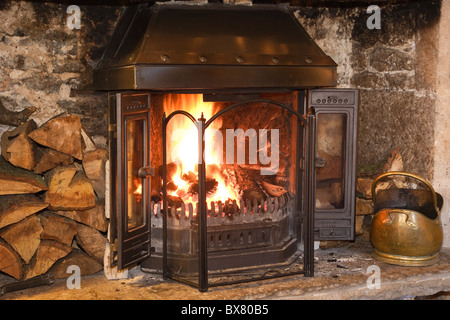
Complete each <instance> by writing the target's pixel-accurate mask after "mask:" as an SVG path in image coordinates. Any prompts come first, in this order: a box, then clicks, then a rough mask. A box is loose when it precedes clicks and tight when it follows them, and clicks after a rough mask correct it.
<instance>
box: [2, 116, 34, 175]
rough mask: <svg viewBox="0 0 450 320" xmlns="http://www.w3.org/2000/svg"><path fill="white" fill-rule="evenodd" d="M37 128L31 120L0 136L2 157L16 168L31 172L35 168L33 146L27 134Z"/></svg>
mask: <svg viewBox="0 0 450 320" xmlns="http://www.w3.org/2000/svg"><path fill="white" fill-rule="evenodd" d="M36 128H37V125H36V123H35V122H34V121H33V120H30V121H27V122H25V123H23V124H21V125H20V126H18V127H17V128H15V129H14V130H11V131H6V132H5V133H3V135H2V139H1V146H2V156H3V157H4V158H5V159H6V160H8V161H9V162H10V163H11V164H13V165H15V166H16V167H20V168H23V169H27V170H33V168H34V166H35V145H34V143H33V141H32V140H31V139H29V138H28V133H30V132H31V131H33V130H35V129H36Z"/></svg>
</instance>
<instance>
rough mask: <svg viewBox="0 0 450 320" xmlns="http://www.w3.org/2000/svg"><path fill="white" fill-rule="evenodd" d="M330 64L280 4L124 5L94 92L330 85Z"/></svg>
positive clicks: (96, 75) (332, 78)
mask: <svg viewBox="0 0 450 320" xmlns="http://www.w3.org/2000/svg"><path fill="white" fill-rule="evenodd" d="M336 67H337V65H336V63H335V62H334V61H333V60H332V59H331V58H330V57H329V56H327V55H326V54H325V53H324V52H323V51H322V50H321V49H320V48H319V47H318V46H317V45H316V44H315V43H314V41H313V40H312V39H311V38H310V37H309V35H308V34H307V33H306V31H305V30H304V29H303V27H302V26H301V25H300V23H299V22H298V20H297V19H296V18H295V16H294V14H293V12H292V10H291V8H289V7H287V6H282V5H254V6H236V5H222V4H208V5H180V4H155V5H153V6H149V5H148V4H140V5H137V6H130V7H127V8H126V9H125V10H124V12H123V14H122V16H121V18H120V19H119V22H118V24H117V26H116V28H115V30H114V33H113V35H112V37H111V39H110V40H109V43H108V45H107V47H106V49H105V51H104V54H103V56H102V58H101V60H100V62H99V64H98V66H97V68H96V70H95V71H94V86H95V88H96V89H97V90H108V91H113V90H155V91H159V90H162V91H167V90H170V91H177V90H202V91H205V90H214V91H217V90H237V91H248V90H250V91H254V90H256V91H259V90H280V89H294V88H311V87H329V86H335V85H336V77H337V76H336Z"/></svg>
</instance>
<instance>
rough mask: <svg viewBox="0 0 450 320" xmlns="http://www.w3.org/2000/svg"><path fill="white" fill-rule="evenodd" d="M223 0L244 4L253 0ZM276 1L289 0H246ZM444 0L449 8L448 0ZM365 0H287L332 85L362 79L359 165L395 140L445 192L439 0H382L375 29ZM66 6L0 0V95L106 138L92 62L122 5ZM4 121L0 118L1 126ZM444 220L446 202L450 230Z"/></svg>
mask: <svg viewBox="0 0 450 320" xmlns="http://www.w3.org/2000/svg"><path fill="white" fill-rule="evenodd" d="M118 2H120V1H115V2H114V3H118ZM195 2H196V3H197V4H199V5H202V4H205V3H206V2H208V1H207V0H199V1H195ZM212 2H221V1H219V0H214V1H212ZM224 2H226V3H237V4H244V5H251V1H250V0H245V1H233V0H225V1H224ZM278 2H287V1H256V0H254V1H253V3H278ZM442 2H443V3H446V4H447V5H446V6H445V8H447V7H448V1H446V0H442ZM364 3H365V2H362V1H347V2H344V1H331V2H330V1H308V0H304V1H303V0H298V1H291V4H293V5H298V7H297V8H296V16H297V18H298V19H299V21H300V22H301V23H302V24H303V26H304V27H305V29H306V30H307V32H308V33H309V34H310V36H311V37H312V38H313V39H314V40H315V41H316V42H317V44H318V45H319V46H320V47H321V48H322V49H323V50H324V51H325V52H326V53H327V54H328V55H330V56H331V57H332V58H333V59H334V60H335V61H336V62H337V63H338V86H339V87H354V88H359V89H360V108H359V115H358V122H359V123H358V125H359V132H358V165H359V166H363V165H368V164H375V163H378V162H381V161H382V160H383V159H385V158H386V157H387V156H388V154H389V153H390V151H391V150H392V149H394V148H396V147H399V148H400V151H401V154H402V157H403V160H404V164H405V170H407V171H411V172H415V173H417V174H419V175H422V176H424V177H425V178H428V179H430V180H432V181H434V180H436V182H437V183H438V187H439V190H438V191H440V190H443V192H444V193H446V194H448V196H447V197H444V198H446V199H450V191H448V190H450V189H449V188H448V187H447V184H448V181H449V179H450V177H449V175H450V170H449V168H448V164H447V161H446V159H448V155H447V153H446V152H445V150H446V149H448V150H450V148H447V147H446V145H447V144H448V138H446V136H447V135H446V134H445V133H444V132H445V131H446V123H447V122H448V120H447V119H449V116H448V114H449V112H450V111H449V110H448V107H447V106H448V105H450V103H449V98H448V96H449V95H448V89H446V87H447V82H448V79H449V75H448V72H447V71H445V70H444V69H443V68H441V67H440V64H441V63H442V62H443V61H446V59H448V58H447V57H448V55H447V56H446V55H445V54H443V53H445V52H448V51H449V48H448V45H447V43H448V41H447V42H446V41H444V40H439V37H441V38H442V39H444V38H445V37H448V29H445V27H443V22H442V21H444V20H443V19H441V7H443V5H442V4H441V1H440V0H431V1H425V2H424V1H398V2H397V1H391V2H389V3H390V4H386V5H381V4H380V9H381V29H379V30H378V29H368V28H367V25H366V21H367V18H368V17H369V16H370V14H368V13H367V12H366V10H367V6H368V4H367V6H366V5H365V4H364ZM367 3H368V2H367ZM384 3H385V2H384ZM67 7H68V5H67V4H62V3H52V2H48V3H43V2H33V1H9V0H8V1H3V2H1V4H0V21H2V23H1V24H0V70H1V72H0V100H1V101H2V102H3V104H4V105H5V106H6V107H7V108H9V109H11V110H14V111H18V110H22V109H24V108H26V107H29V106H36V108H37V111H36V112H35V113H34V114H33V115H32V118H33V119H34V120H35V121H36V122H37V124H38V125H40V124H42V123H44V122H45V121H47V120H48V119H50V118H52V117H54V116H56V115H58V114H61V113H64V112H67V113H73V114H79V115H81V116H82V119H83V120H82V121H83V126H84V127H85V129H86V130H87V131H88V133H90V134H91V135H92V136H94V139H96V142H97V143H100V144H105V145H106V138H105V137H106V130H107V123H106V113H105V110H106V105H107V102H106V94H105V93H98V92H94V91H92V70H93V68H94V67H95V65H96V63H97V61H98V59H99V58H100V55H101V53H102V50H103V48H104V46H105V44H106V41H107V40H108V38H109V35H110V34H111V33H112V30H113V28H114V25H115V23H116V22H117V19H118V17H119V15H120V12H121V10H122V9H123V7H121V6H80V8H81V28H80V29H69V28H68V27H67V26H66V21H67V18H68V16H69V14H68V13H66V9H67ZM447 12H448V9H447ZM444 16H445V15H442V17H444ZM445 21H446V20H445ZM447 25H448V22H447ZM446 39H448V38H446ZM445 45H447V47H445V48H444V46H445ZM436 71H438V72H436ZM436 128H438V129H436ZM9 129H11V128H10V127H7V126H2V125H0V134H2V133H3V132H4V131H6V130H9ZM437 130H439V131H437ZM435 154H436V155H437V158H435ZM433 179H434V180H433ZM448 220H449V219H448V209H446V211H444V222H445V223H446V228H447V230H448V228H449V226H448ZM448 233H449V232H447V237H448ZM446 241H447V246H450V243H449V240H446Z"/></svg>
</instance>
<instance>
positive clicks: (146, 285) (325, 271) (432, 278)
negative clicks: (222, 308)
mask: <svg viewBox="0 0 450 320" xmlns="http://www.w3.org/2000/svg"><path fill="white" fill-rule="evenodd" d="M372 251H373V249H372V246H371V245H370V244H369V242H368V241H367V239H363V238H358V240H357V241H356V242H354V243H347V244H345V245H343V246H340V247H336V248H328V249H320V248H319V249H317V250H316V254H315V257H316V259H315V261H316V270H317V271H316V273H315V276H314V277H312V278H305V277H304V276H302V275H299V276H290V277H284V278H277V279H272V280H265V281H259V282H252V283H248V284H240V285H231V286H224V287H215V288H211V289H209V290H208V292H205V293H201V292H199V291H198V290H197V289H196V288H192V287H189V286H186V285H182V284H179V283H176V282H173V281H166V280H163V279H162V277H161V276H160V275H157V274H151V273H144V272H142V271H140V270H139V269H138V268H135V269H132V270H130V272H129V277H128V278H127V279H121V280H114V281H111V280H107V279H105V277H104V275H103V273H101V272H100V273H97V274H95V275H93V276H89V277H82V278H81V282H80V284H81V289H72V290H69V289H68V288H67V285H66V280H57V281H56V282H55V283H54V284H52V285H50V286H43V287H36V288H31V289H27V290H22V291H17V292H11V293H7V294H5V295H3V296H1V297H0V300H1V299H3V300H14V299H29V300H116V299H120V300H122V299H123V300H128V299H130V300H135V299H138V300H180V299H181V300H259V299H265V300H296V299H298V300H304V299H305V300H311V299H314V300H321V299H323V300H328V299H332V300H347V299H362V300H364V299H388V300H393V299H425V298H433V299H447V298H448V292H449V290H450V249H449V248H446V249H443V250H442V251H441V253H440V261H439V262H438V263H436V264H434V265H432V266H429V267H401V266H395V265H389V264H386V263H382V262H378V261H376V260H374V259H373V258H372V256H371V254H372ZM373 265H375V266H378V267H379V270H380V288H379V289H377V288H376V287H375V284H376V282H375V281H372V279H373V278H370V277H371V276H372V277H373V275H375V273H371V272H370V269H369V273H367V272H368V268H369V267H370V266H373ZM8 281H9V282H11V280H10V278H9V280H8ZM4 283H5V278H0V285H2V284H4ZM368 283H369V286H368ZM371 286H373V287H374V288H372V289H371V288H370V287H371ZM430 296H431V297H430Z"/></svg>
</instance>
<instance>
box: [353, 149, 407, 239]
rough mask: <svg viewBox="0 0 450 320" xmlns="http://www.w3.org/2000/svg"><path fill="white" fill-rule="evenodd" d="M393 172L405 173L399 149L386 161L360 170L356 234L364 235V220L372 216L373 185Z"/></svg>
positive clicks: (357, 185)
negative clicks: (387, 173)
mask: <svg viewBox="0 0 450 320" xmlns="http://www.w3.org/2000/svg"><path fill="white" fill-rule="evenodd" d="M391 171H403V159H402V155H401V152H400V149H399V148H395V149H393V150H392V151H391V153H390V154H389V156H388V158H387V160H386V161H382V162H381V163H379V164H377V165H371V166H366V167H364V168H360V170H359V172H358V177H357V180H356V234H357V235H358V234H359V235H360V234H363V233H364V230H363V228H362V225H363V222H364V218H365V217H366V216H370V217H371V216H372V214H373V213H374V212H373V200H372V183H373V181H374V180H375V179H376V178H377V177H378V176H379V175H380V174H383V173H386V172H391Z"/></svg>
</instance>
